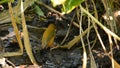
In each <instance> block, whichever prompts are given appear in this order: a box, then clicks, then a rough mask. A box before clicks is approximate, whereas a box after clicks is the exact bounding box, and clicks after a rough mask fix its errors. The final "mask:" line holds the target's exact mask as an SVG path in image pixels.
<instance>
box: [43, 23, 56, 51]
mask: <svg viewBox="0 0 120 68" xmlns="http://www.w3.org/2000/svg"><path fill="white" fill-rule="evenodd" d="M55 35H56V26H55V25H54V24H50V25H49V26H48V28H47V29H46V30H45V32H44V33H43V36H42V45H41V48H42V49H45V48H48V47H53V44H54V39H55Z"/></svg>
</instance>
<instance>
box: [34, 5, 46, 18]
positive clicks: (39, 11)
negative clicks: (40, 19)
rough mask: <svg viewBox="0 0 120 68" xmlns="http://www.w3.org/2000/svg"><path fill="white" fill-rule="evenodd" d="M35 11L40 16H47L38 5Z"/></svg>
mask: <svg viewBox="0 0 120 68" xmlns="http://www.w3.org/2000/svg"><path fill="white" fill-rule="evenodd" d="M34 7H35V8H34V9H35V12H36V13H37V14H38V15H39V16H45V15H44V13H43V11H42V10H41V9H40V8H39V6H38V5H36V4H35V5H34Z"/></svg>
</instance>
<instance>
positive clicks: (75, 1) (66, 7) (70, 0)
mask: <svg viewBox="0 0 120 68" xmlns="http://www.w3.org/2000/svg"><path fill="white" fill-rule="evenodd" d="M83 1H84V0H66V2H65V3H64V4H63V7H62V13H70V12H71V11H72V10H73V9H74V8H75V7H76V6H78V5H80V4H81V3H82V2H83Z"/></svg>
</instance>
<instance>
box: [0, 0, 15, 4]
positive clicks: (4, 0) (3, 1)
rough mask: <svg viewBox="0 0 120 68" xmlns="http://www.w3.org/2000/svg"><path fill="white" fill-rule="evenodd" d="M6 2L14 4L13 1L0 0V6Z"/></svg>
mask: <svg viewBox="0 0 120 68" xmlns="http://www.w3.org/2000/svg"><path fill="white" fill-rule="evenodd" d="M7 2H12V3H13V2H14V0H0V4H2V3H7Z"/></svg>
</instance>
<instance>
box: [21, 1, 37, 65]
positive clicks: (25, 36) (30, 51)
mask: <svg viewBox="0 0 120 68" xmlns="http://www.w3.org/2000/svg"><path fill="white" fill-rule="evenodd" d="M21 17H22V28H23V34H24V45H25V50H26V52H27V54H28V56H29V58H30V60H31V62H32V63H33V64H34V65H38V64H37V62H36V60H35V58H34V56H33V53H32V49H31V44H30V41H29V36H28V30H27V26H26V21H25V16H24V10H23V1H22V0H21Z"/></svg>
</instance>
